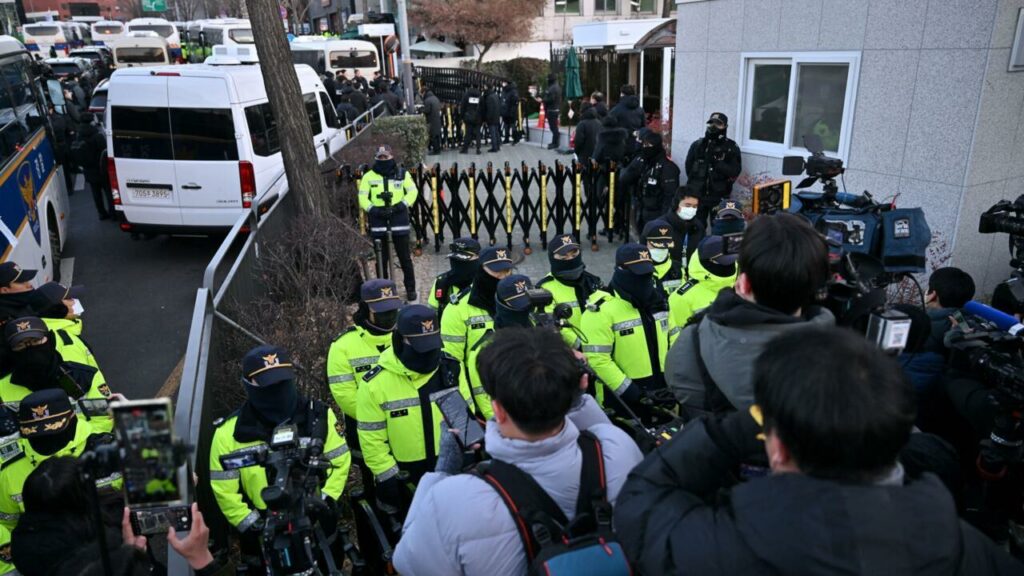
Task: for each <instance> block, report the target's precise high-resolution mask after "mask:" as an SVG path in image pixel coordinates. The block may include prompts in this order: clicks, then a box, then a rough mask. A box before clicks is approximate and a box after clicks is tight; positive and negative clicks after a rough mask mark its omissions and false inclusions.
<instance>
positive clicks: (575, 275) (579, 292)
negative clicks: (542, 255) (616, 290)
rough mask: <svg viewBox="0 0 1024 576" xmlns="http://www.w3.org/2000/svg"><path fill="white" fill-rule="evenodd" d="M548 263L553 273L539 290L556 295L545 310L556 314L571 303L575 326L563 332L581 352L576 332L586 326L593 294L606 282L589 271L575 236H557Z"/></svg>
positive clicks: (572, 321) (553, 241) (571, 319)
mask: <svg viewBox="0 0 1024 576" xmlns="http://www.w3.org/2000/svg"><path fill="white" fill-rule="evenodd" d="M548 264H549V265H550V266H551V272H550V273H549V274H548V275H547V276H545V277H544V278H542V279H541V281H540V282H537V287H538V288H543V289H545V290H547V291H548V292H551V296H552V301H551V304H550V305H548V306H547V307H546V308H545V309H544V311H545V312H547V313H548V314H553V313H554V311H555V306H557V305H559V304H567V305H568V306H569V307H570V308H571V309H572V316H571V317H569V324H570V325H571V327H566V328H563V329H562V337H563V339H564V340H565V342H566V343H567V344H569V346H571V347H573V348H575V349H579V345H580V344H581V342H580V338H579V335H578V334H577V333H576V332H577V330H579V329H580V326H581V325H582V324H581V322H582V319H583V309H584V308H586V306H587V300H589V299H590V295H591V294H593V293H594V292H595V291H596V290H600V289H601V287H602V285H603V283H602V282H601V279H600V278H598V277H597V276H595V275H593V274H591V273H590V272H587V267H586V265H585V264H584V263H583V254H582V251H581V250H580V245H579V242H577V241H576V239H575V238H573V237H572V235H571V234H563V235H561V236H556V237H555V238H554V239H553V240H552V241H551V242H550V243H548ZM573 328H575V330H574V329H573Z"/></svg>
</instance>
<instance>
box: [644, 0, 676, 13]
mask: <svg viewBox="0 0 1024 576" xmlns="http://www.w3.org/2000/svg"><path fill="white" fill-rule="evenodd" d="M672 4H675V2H674V1H673V2H672ZM639 11H640V12H654V0H640V8H639Z"/></svg>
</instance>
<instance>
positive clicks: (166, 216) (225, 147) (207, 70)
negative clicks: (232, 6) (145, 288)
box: [105, 46, 345, 234]
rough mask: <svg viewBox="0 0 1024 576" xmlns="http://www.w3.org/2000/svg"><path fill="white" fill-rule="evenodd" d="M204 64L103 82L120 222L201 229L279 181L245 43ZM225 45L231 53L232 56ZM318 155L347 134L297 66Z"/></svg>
mask: <svg viewBox="0 0 1024 576" xmlns="http://www.w3.org/2000/svg"><path fill="white" fill-rule="evenodd" d="M216 48H217V50H216V52H215V55H214V56H213V57H211V58H210V59H208V61H207V63H205V64H189V65H187V66H164V67H159V68H145V69H138V68H129V69H124V70H118V71H116V72H115V73H114V75H113V76H112V77H111V79H110V83H109V84H108V85H107V115H106V119H105V128H106V134H107V149H108V150H110V151H112V154H111V156H110V158H109V160H108V161H107V169H108V172H109V176H110V182H111V188H112V191H113V198H114V205H115V210H116V211H117V214H118V218H119V221H120V226H121V230H124V231H126V232H132V233H138V232H145V233H149V232H155V233H165V232H166V233H180V234H203V233H210V232H215V231H218V230H220V231H222V230H223V229H225V228H229V227H230V226H232V225H233V224H234V223H235V221H236V220H237V219H238V216H239V215H240V214H241V213H242V211H243V210H245V209H250V208H252V206H253V205H254V204H253V203H255V205H256V206H261V205H263V204H265V203H269V202H271V201H272V200H273V199H274V198H276V196H277V195H278V194H279V193H280V191H281V190H282V189H283V187H284V186H285V185H287V182H286V181H285V179H284V176H283V174H284V162H283V160H282V158H281V143H280V140H279V138H278V135H277V122H276V120H275V118H274V114H273V112H272V111H271V108H270V104H269V103H268V101H267V94H266V90H265V88H264V86H263V77H262V75H261V73H260V68H259V65H258V64H241V63H240V62H242V61H243V60H244V59H246V56H244V55H243V54H242V53H243V52H244V53H245V54H248V55H249V56H248V58H252V56H251V55H252V54H255V50H254V49H253V47H251V46H228V47H225V46H217V47H216ZM224 52H229V53H230V52H234V53H236V54H238V55H239V57H238V58H236V59H234V60H232V59H230V58H229V57H226V56H222V55H220V54H223V53H224ZM295 71H296V73H297V74H298V77H299V85H300V87H301V89H302V94H303V99H304V100H305V104H306V113H307V115H308V117H309V122H310V126H311V127H312V130H313V143H314V147H315V149H316V154H317V160H318V161H321V162H322V161H324V160H326V158H327V155H328V154H333V153H335V152H337V151H338V150H340V149H341V146H342V144H344V142H345V134H344V131H343V130H340V129H339V128H340V127H339V126H338V119H337V116H336V115H335V113H334V108H333V107H331V101H330V98H329V97H328V96H327V92H326V91H325V90H324V87H323V84H321V83H320V79H319V78H318V77H317V74H316V72H314V71H313V69H312V68H310V67H308V66H303V65H300V66H296V67H295Z"/></svg>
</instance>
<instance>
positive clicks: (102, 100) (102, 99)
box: [89, 90, 107, 109]
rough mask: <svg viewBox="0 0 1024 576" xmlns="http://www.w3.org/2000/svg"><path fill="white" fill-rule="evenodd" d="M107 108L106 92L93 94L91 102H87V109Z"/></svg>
mask: <svg viewBox="0 0 1024 576" xmlns="http://www.w3.org/2000/svg"><path fill="white" fill-rule="evenodd" d="M106 107H107V91H106V90H100V91H98V92H93V94H92V100H91V101H89V108H100V109H103V108H106Z"/></svg>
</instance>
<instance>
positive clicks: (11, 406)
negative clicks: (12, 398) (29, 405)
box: [4, 402, 21, 412]
mask: <svg viewBox="0 0 1024 576" xmlns="http://www.w3.org/2000/svg"><path fill="white" fill-rule="evenodd" d="M20 407H21V402H4V408H7V409H8V410H10V411H12V412H17V411H18V408H20Z"/></svg>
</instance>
